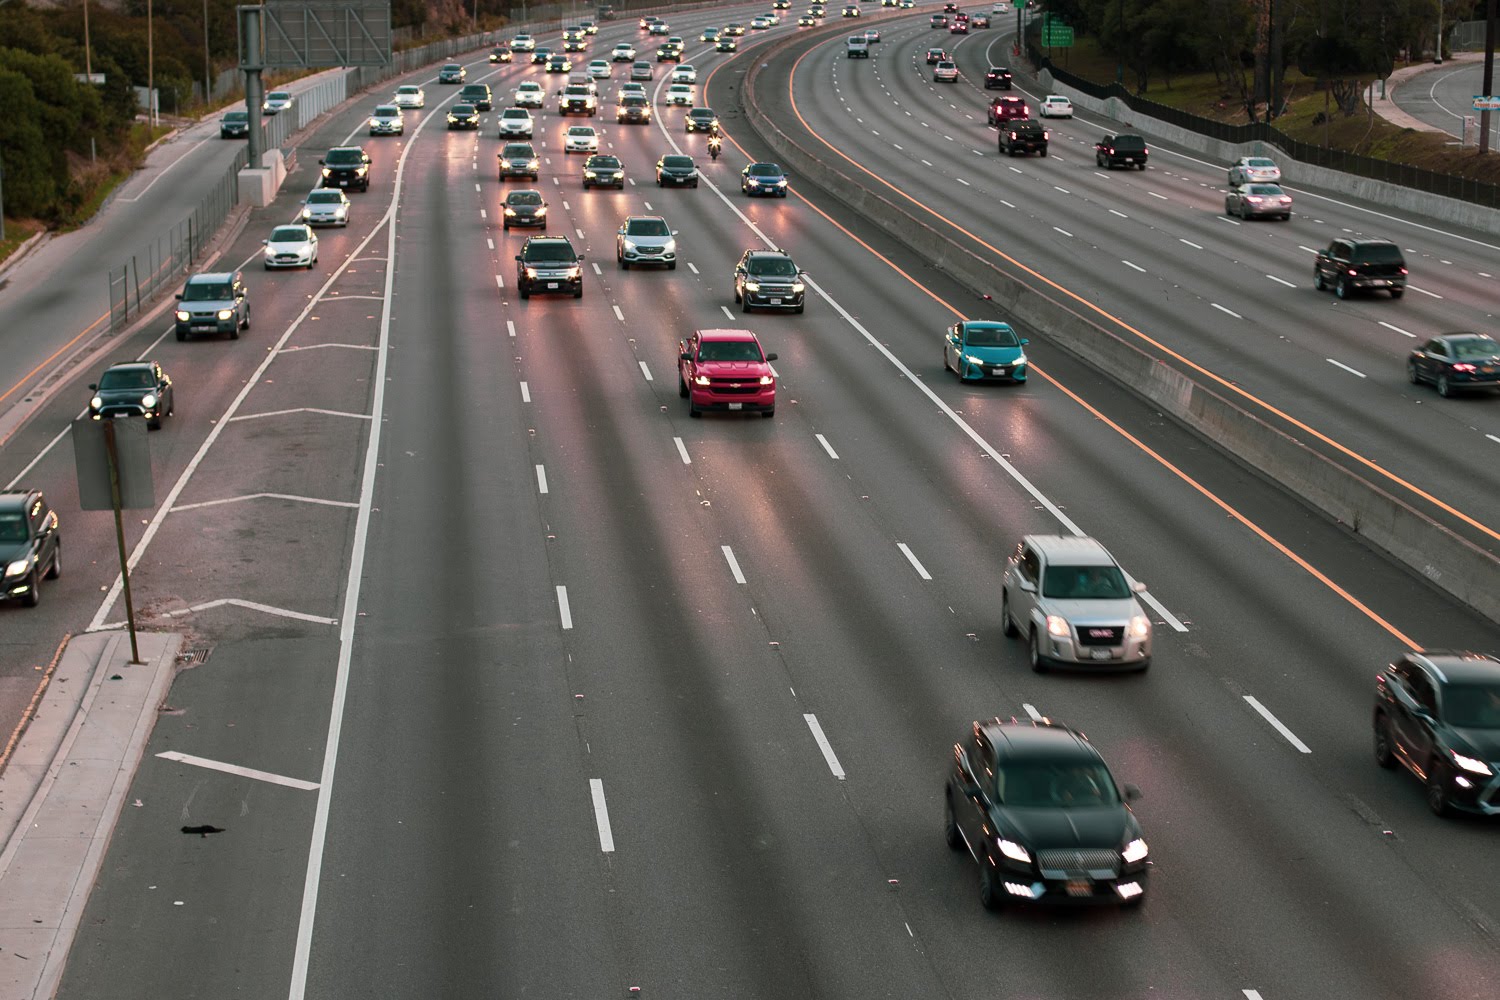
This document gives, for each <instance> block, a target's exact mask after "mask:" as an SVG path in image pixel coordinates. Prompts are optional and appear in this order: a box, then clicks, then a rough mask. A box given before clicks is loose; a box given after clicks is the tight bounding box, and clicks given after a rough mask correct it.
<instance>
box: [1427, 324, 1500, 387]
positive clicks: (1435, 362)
mask: <svg viewBox="0 0 1500 1000" xmlns="http://www.w3.org/2000/svg"><path fill="white" fill-rule="evenodd" d="M1406 378H1407V380H1408V381H1410V382H1411V384H1412V385H1420V384H1422V383H1423V382H1431V383H1432V384H1433V385H1435V386H1437V391H1438V395H1439V396H1453V395H1456V394H1458V393H1460V392H1471V391H1474V390H1478V389H1497V388H1500V343H1497V342H1496V341H1495V338H1493V337H1487V336H1485V335H1484V334H1482V333H1445V334H1442V335H1441V336H1437V337H1433V338H1432V339H1431V340H1429V341H1428V342H1427V343H1425V344H1423V345H1422V346H1421V347H1419V348H1417V349H1416V350H1415V351H1412V352H1411V356H1410V357H1408V358H1407V359H1406Z"/></svg>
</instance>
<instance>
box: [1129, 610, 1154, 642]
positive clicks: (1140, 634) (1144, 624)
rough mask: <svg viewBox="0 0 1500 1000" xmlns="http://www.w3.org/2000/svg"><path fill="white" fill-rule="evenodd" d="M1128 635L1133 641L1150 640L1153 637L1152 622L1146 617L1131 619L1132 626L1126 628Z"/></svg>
mask: <svg viewBox="0 0 1500 1000" xmlns="http://www.w3.org/2000/svg"><path fill="white" fill-rule="evenodd" d="M1126 633H1127V634H1128V635H1129V636H1130V638H1132V639H1146V638H1149V637H1150V635H1151V622H1150V621H1149V620H1147V618H1146V616H1145V615H1136V616H1135V617H1134V618H1132V619H1130V624H1129V626H1127V627H1126Z"/></svg>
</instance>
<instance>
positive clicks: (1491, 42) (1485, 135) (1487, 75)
mask: <svg viewBox="0 0 1500 1000" xmlns="http://www.w3.org/2000/svg"><path fill="white" fill-rule="evenodd" d="M1494 83H1495V0H1485V4H1484V87H1483V88H1482V89H1483V90H1484V96H1485V97H1489V96H1490V90H1491V88H1492V87H1493V86H1494ZM1489 151H1490V112H1489V109H1488V108H1486V109H1485V110H1483V111H1481V112H1479V152H1480V153H1488V152H1489Z"/></svg>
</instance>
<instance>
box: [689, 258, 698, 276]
mask: <svg viewBox="0 0 1500 1000" xmlns="http://www.w3.org/2000/svg"><path fill="white" fill-rule="evenodd" d="M688 270H689V271H692V272H693V273H694V274H697V273H698V268H696V267H695V266H693V262H692V261H688Z"/></svg>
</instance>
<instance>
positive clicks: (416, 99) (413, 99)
mask: <svg viewBox="0 0 1500 1000" xmlns="http://www.w3.org/2000/svg"><path fill="white" fill-rule="evenodd" d="M392 103H394V104H395V105H396V107H398V108H425V107H426V106H427V94H426V93H425V92H424V91H423V90H422V88H421V87H414V86H412V85H411V84H405V85H403V86H400V87H397V88H396V98H395V100H394V101H393V102H392Z"/></svg>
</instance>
